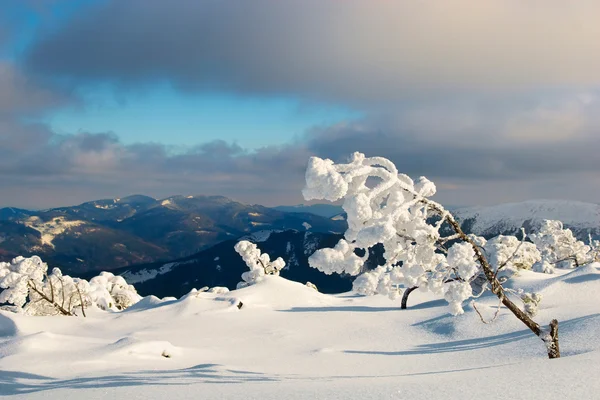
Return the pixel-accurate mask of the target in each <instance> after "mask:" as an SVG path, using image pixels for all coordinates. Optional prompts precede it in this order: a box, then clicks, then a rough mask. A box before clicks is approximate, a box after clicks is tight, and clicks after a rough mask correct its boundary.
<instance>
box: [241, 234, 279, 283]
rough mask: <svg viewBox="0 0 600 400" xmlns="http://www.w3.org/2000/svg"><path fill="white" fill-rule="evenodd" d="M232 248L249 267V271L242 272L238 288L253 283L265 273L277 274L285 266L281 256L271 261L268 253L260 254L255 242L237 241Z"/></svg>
mask: <svg viewBox="0 0 600 400" xmlns="http://www.w3.org/2000/svg"><path fill="white" fill-rule="evenodd" d="M234 249H235V251H236V252H237V253H238V254H239V255H240V256H241V257H242V259H243V260H244V262H245V263H246V265H247V266H248V268H250V271H246V272H244V273H243V274H242V282H240V283H238V285H237V288H238V289H240V288H243V287H246V286H250V285H253V284H254V283H256V282H258V281H260V280H261V279H262V277H263V276H265V275H279V271H281V270H282V269H283V267H285V262H284V261H283V259H282V258H281V257H278V258H277V259H276V260H274V261H271V258H270V257H269V255H268V254H266V253H263V254H261V252H260V250H259V248H258V247H257V246H256V244H254V243H251V242H249V241H247V240H242V241H239V242H237V243H236V245H235V247H234Z"/></svg>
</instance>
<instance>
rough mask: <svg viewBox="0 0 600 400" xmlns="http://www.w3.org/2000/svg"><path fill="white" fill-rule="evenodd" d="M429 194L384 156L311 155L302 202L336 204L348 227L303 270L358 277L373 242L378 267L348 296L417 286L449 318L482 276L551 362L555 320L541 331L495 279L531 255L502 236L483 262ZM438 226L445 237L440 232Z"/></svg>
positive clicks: (422, 181) (474, 243) (475, 244)
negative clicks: (434, 296) (338, 159)
mask: <svg viewBox="0 0 600 400" xmlns="http://www.w3.org/2000/svg"><path fill="white" fill-rule="evenodd" d="M435 192H436V187H435V185H434V184H433V182H431V181H429V180H428V179H427V178H425V177H421V178H419V179H418V180H417V181H416V182H415V181H413V180H412V179H411V178H410V177H409V176H407V175H405V174H400V173H398V170H397V169H396V166H395V165H394V164H393V163H392V162H391V161H389V160H387V159H385V158H381V157H372V158H367V157H365V156H364V154H361V153H354V154H353V155H352V158H351V159H350V161H349V162H348V163H346V164H335V163H334V162H333V161H331V160H328V159H321V158H318V157H312V158H311V159H310V161H309V164H308V168H307V171H306V187H305V189H304V190H303V194H304V198H305V199H306V200H323V199H324V200H329V201H338V200H343V204H342V206H343V208H344V211H346V213H347V221H348V229H347V231H346V232H345V234H344V238H343V239H341V240H340V241H339V242H338V244H337V245H336V246H335V247H334V248H327V249H320V250H317V251H316V252H315V253H314V254H313V255H312V256H311V257H310V258H309V264H310V266H311V267H313V268H317V269H319V270H320V271H323V272H325V273H326V274H331V273H334V272H335V273H346V274H350V275H358V274H360V273H361V272H363V268H364V263H365V261H366V258H367V256H368V250H369V249H370V248H372V247H373V246H375V245H376V244H379V243H381V244H383V247H384V254H383V256H384V258H385V261H386V262H385V265H383V266H380V267H378V268H376V269H374V270H372V271H368V272H365V273H363V274H362V275H360V276H359V277H358V278H357V279H356V280H355V282H354V289H355V290H357V291H358V292H360V293H364V294H374V293H382V294H387V295H388V296H390V297H392V298H395V297H397V296H399V295H400V294H401V292H402V290H403V288H414V287H419V288H420V289H421V290H429V291H432V292H434V293H438V294H440V295H443V296H444V298H445V299H446V300H447V301H448V303H449V304H450V309H451V312H452V313H453V314H461V313H463V312H464V310H463V307H462V305H463V303H464V302H465V300H467V299H469V298H471V297H473V291H472V288H471V285H470V283H471V282H472V281H473V280H475V279H476V278H477V277H478V276H481V275H482V276H484V277H485V280H486V286H487V287H488V288H489V289H490V290H491V291H492V293H494V294H495V295H496V296H497V297H498V298H499V300H500V302H501V303H502V304H504V305H505V306H506V307H507V308H508V309H509V310H510V311H511V312H512V313H513V314H514V315H515V316H516V317H517V318H518V319H520V320H521V321H522V322H523V323H524V324H525V325H526V326H527V327H528V328H530V329H531V330H532V332H533V333H535V334H536V335H537V336H538V337H540V338H541V339H542V340H543V341H544V343H545V344H546V346H547V350H548V355H549V357H550V358H555V357H559V356H560V353H559V351H558V350H559V349H558V322H557V321H556V320H553V321H552V322H551V324H550V329H549V330H546V329H544V328H542V327H541V326H540V325H539V324H538V323H536V322H535V321H534V320H532V319H531V317H530V316H529V314H528V313H527V312H525V311H523V310H522V309H521V308H519V306H517V305H516V304H515V303H514V302H513V301H512V300H511V299H510V298H509V295H510V294H511V293H510V291H509V290H508V289H505V288H504V287H503V286H502V282H501V280H500V279H499V278H498V273H499V272H500V271H501V270H502V269H503V268H506V267H507V265H508V263H509V262H511V263H513V264H514V266H516V265H517V264H518V263H530V262H531V261H532V260H533V259H535V258H536V256H537V254H535V252H534V251H533V249H532V248H530V247H529V246H524V244H523V243H521V244H517V246H516V247H515V246H514V245H515V244H516V243H515V242H514V241H513V240H512V239H505V238H502V239H498V240H496V241H492V244H491V245H490V246H489V247H488V248H489V249H491V251H492V253H493V259H488V258H487V257H486V255H485V252H484V250H483V249H482V248H481V247H480V246H481V244H482V243H481V241H480V240H479V239H478V238H474V237H472V236H468V235H466V234H465V233H464V232H463V230H462V229H461V227H460V224H459V223H458V222H457V221H456V219H455V218H454V216H453V215H452V214H451V213H450V212H448V211H447V210H446V209H445V208H444V207H442V206H441V205H440V204H439V203H437V202H435V201H433V200H431V199H430V197H431V196H432V195H434V194H435ZM432 221H433V222H432ZM444 224H448V226H449V227H450V228H451V229H452V230H453V231H454V233H453V234H452V235H449V236H443V235H442V234H441V232H440V230H441V229H440V228H441V227H442V225H444ZM449 244H451V246H449V247H448V245H449ZM486 244H487V243H486ZM511 249H512V253H510V251H511ZM521 249H522V250H523V253H519V252H520V251H521ZM360 254H363V255H362V256H361V255H360ZM509 254H510V256H509ZM517 255H518V257H517ZM517 298H518V299H519V301H522V300H521V298H520V297H517Z"/></svg>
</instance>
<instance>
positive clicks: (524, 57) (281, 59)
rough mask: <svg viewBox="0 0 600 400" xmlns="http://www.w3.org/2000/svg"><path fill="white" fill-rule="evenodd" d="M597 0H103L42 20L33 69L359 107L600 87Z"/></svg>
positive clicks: (77, 76)
mask: <svg viewBox="0 0 600 400" xmlns="http://www.w3.org/2000/svg"><path fill="white" fill-rule="evenodd" d="M599 14H600V3H598V2H597V1H594V0H583V1H578V2H568V3H565V2H561V1H544V2H539V1H533V2H517V1H508V2H507V1H488V2H478V4H475V5H474V4H473V2H472V1H470V0H452V1H442V2H440V1H437V0H424V1H419V2H414V1H389V2H378V3H377V4H374V3H373V2H372V1H371V0H347V1H338V0H303V1H291V0H283V1H281V0H255V1H214V0H197V1H187V0H175V1H163V0H128V1H117V0H112V1H103V2H101V3H100V5H98V6H97V7H92V8H86V9H85V12H84V13H81V14H80V15H77V16H75V17H74V18H73V19H72V20H71V21H70V22H69V23H68V24H66V25H65V26H62V27H60V28H59V29H53V30H45V31H44V30H42V31H41V32H40V35H39V38H38V40H37V42H36V43H35V44H34V46H33V48H32V49H31V52H30V55H29V62H28V64H29V66H30V67H31V68H32V69H34V70H35V71H38V72H42V73H48V74H52V75H55V74H58V75H61V76H63V77H66V78H72V79H75V80H79V79H86V78H90V79H104V78H106V79H115V80H120V81H122V82H130V83H131V82H139V81H140V80H145V79H156V78H161V79H169V80H171V81H173V82H175V83H176V84H178V85H179V86H180V87H181V88H184V89H187V90H193V89H199V88H200V89H201V88H217V89H225V90H235V91H240V92H252V93H292V94H294V95H301V96H306V97H308V98H313V99H314V98H316V99H325V100H334V101H337V102H348V103H359V104H364V103H371V102H376V103H382V102H388V103H389V102H394V101H399V100H402V99H405V98H406V96H407V94H410V95H413V96H414V95H416V94H418V93H436V92H440V91H445V92H450V93H452V92H456V91H464V90H494V91H507V90H508V91H510V90H514V89H517V90H521V89H523V88H532V87H533V88H536V87H564V86H573V85H575V86H577V85H579V86H586V85H590V84H598V83H600V78H599V76H598V74H597V71H598V70H599V69H600V41H598V40H597V38H598V37H600V25H598V24H597V21H596V19H597V18H596V16H597V15H599Z"/></svg>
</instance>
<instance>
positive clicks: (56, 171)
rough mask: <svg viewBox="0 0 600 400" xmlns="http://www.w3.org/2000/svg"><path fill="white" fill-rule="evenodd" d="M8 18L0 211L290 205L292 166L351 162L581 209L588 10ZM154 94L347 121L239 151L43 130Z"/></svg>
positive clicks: (86, 13)
mask: <svg viewBox="0 0 600 400" xmlns="http://www.w3.org/2000/svg"><path fill="white" fill-rule="evenodd" d="M8 4H9V6H8V7H7V8H6V9H5V10H4V11H0V22H2V21H12V22H11V23H10V24H8V23H6V24H0V25H1V26H3V27H4V29H3V30H0V154H1V155H2V157H0V184H2V187H3V195H2V197H1V198H0V203H2V204H0V206H4V205H12V206H22V207H48V206H55V205H63V204H73V203H77V202H81V201H85V200H91V199H95V198H100V197H116V196H123V195H127V194H132V193H143V194H148V195H153V196H156V197H162V196H168V195H171V194H176V193H183V194H187V193H189V194H199V193H203V194H222V195H226V196H230V197H233V198H236V199H238V200H241V201H245V202H251V203H262V204H266V205H275V204H284V203H298V202H301V201H302V199H301V194H300V190H301V188H302V186H303V173H304V168H305V166H306V162H307V160H308V157H309V156H310V155H318V156H320V157H328V158H332V159H336V160H340V159H342V158H344V157H346V156H348V155H349V153H351V152H353V151H357V150H358V151H361V152H364V153H366V154H367V155H382V156H385V157H388V158H390V159H391V160H393V161H394V162H395V163H396V164H397V165H398V166H399V168H401V169H402V171H403V172H406V173H408V174H411V175H417V176H418V175H425V176H428V177H429V178H430V179H432V180H434V181H435V182H436V183H438V185H439V187H440V191H439V195H438V199H439V200H440V201H443V202H446V203H450V204H464V205H468V204H490V203H499V202H505V201H518V200H524V199H528V198H541V197H548V198H569V199H577V200H583V201H590V202H598V198H600V173H599V172H600V156H598V150H597V149H599V148H600V134H599V132H598V128H599V127H600V98H599V97H598V95H599V93H600V92H599V90H598V85H599V84H600V76H598V74H597V71H598V70H599V69H600V42H599V41H598V40H596V39H597V38H598V37H600V25H598V24H597V23H596V18H595V16H597V15H598V14H599V13H600V4H599V3H598V2H596V1H585V0H584V1H580V2H576V3H566V2H562V1H554V0H551V1H532V2H519V1H513V0H509V1H504V0H503V1H500V0H498V1H488V2H481V3H477V4H474V3H473V2H471V1H466V0H452V1H447V2H439V1H433V0H425V1H421V2H412V1H396V2H392V1H377V2H374V1H371V0H361V1H357V0H349V1H345V2H340V1H334V0H318V1H317V0H306V1H302V2H297V1H288V0H283V1H275V0H253V1H248V2H235V1H214V0H199V1H194V2H191V1H183V0H180V1H171V2H165V1H160V0H130V1H126V2H122V1H114V0H113V1H108V0H107V1H98V2H96V1H92V0H86V1H74V0H62V1H61V0H55V1H53V2H38V1H28V2H16V1H14V0H8ZM2 14H4V15H2ZM19 18H20V19H19ZM15 20H16V21H20V23H15V22H14V21H15ZM32 24H34V25H35V29H34V30H33V31H32V33H30V34H27V35H24V34H23V33H22V32H23V31H24V27H25V26H30V25H32ZM30 31H31V30H30ZM165 82H167V83H168V84H169V85H172V87H173V88H174V89H175V90H176V91H177V92H178V93H181V95H182V96H186V95H189V94H202V93H205V94H206V93H228V94H230V95H232V96H237V97H239V98H241V99H243V98H263V99H269V98H275V97H286V98H292V99H296V100H297V101H298V102H299V103H302V104H307V105H312V104H316V105H323V104H326V105H331V106H336V107H346V108H348V109H352V110H356V111H357V114H358V115H360V116H359V117H357V118H352V119H340V120H339V121H337V122H333V123H332V122H329V123H327V124H322V125H317V126H312V127H308V128H307V129H306V130H305V131H304V132H303V133H301V134H298V135H296V136H295V137H290V138H288V139H287V140H286V141H285V142H284V144H281V143H280V142H278V144H273V145H266V146H260V147H257V148H244V147H242V146H240V145H239V144H237V143H236V142H235V141H229V140H222V139H219V138H218V137H215V136H214V135H213V136H211V135H200V134H199V135H198V136H195V137H194V138H193V140H190V142H189V144H188V145H187V146H185V147H184V148H182V147H181V146H180V147H173V146H171V145H170V144H171V143H170V142H169V136H170V135H171V134H172V133H171V132H164V137H163V138H160V140H156V138H155V137H152V138H151V139H149V140H148V141H141V142H139V143H134V144H131V143H129V142H127V141H125V140H123V135H124V133H123V132H119V131H110V132H104V131H100V132H98V131H93V130H92V129H91V128H90V127H85V126H82V128H81V129H80V130H78V131H74V132H60V131H57V129H56V128H55V127H53V126H52V124H51V123H48V122H47V119H44V118H43V116H48V115H52V114H53V113H56V112H59V111H60V110H63V109H65V108H71V109H75V110H78V109H81V110H85V109H87V108H89V107H93V106H95V104H93V101H94V100H93V97H92V98H90V96H87V97H86V96H83V95H82V92H83V91H84V89H85V88H88V87H90V86H91V85H98V84H106V83H109V84H110V85H112V86H113V87H114V88H116V89H115V91H116V93H117V94H118V93H119V92H132V91H134V92H135V91H142V92H143V91H144V90H148V87H151V86H152V85H156V84H164V83H165ZM90 103H91V104H90ZM235 111H236V110H235V109H232V110H231V118H235ZM82 112H83V111H82ZM261 112H265V111H261ZM165 118H168V116H165ZM249 128H250V127H249ZM251 128H253V129H252V130H253V132H256V127H251ZM239 135H240V137H243V135H244V132H240V133H239ZM261 142H262V141H261Z"/></svg>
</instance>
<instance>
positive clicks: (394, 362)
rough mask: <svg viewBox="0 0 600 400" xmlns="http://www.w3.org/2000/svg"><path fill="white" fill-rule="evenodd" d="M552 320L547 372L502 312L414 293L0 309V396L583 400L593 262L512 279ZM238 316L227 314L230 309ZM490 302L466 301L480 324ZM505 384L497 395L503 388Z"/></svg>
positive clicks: (281, 289) (287, 287)
mask: <svg viewBox="0 0 600 400" xmlns="http://www.w3.org/2000/svg"><path fill="white" fill-rule="evenodd" d="M510 282H511V285H512V286H513V287H514V288H522V289H523V290H526V291H536V292H539V293H541V294H542V295H543V301H542V302H541V303H540V307H539V311H538V315H537V316H536V320H538V321H539V322H540V323H544V324H546V323H547V322H548V321H549V320H550V319H551V318H558V320H559V322H560V325H559V327H560V338H561V351H562V355H563V357H562V358H561V359H559V360H552V361H550V360H547V359H546V355H545V349H544V346H543V344H542V343H541V341H540V340H539V339H537V338H536V337H534V336H533V335H532V334H531V333H530V332H528V331H526V330H525V329H524V327H523V325H522V324H521V323H520V322H519V321H517V320H516V319H515V318H514V317H513V316H512V315H511V314H510V313H509V312H508V311H507V310H504V309H502V310H501V312H500V316H499V317H498V319H497V320H496V322H494V323H492V324H489V325H484V324H482V323H481V322H480V320H479V317H478V316H477V315H476V314H475V313H474V312H473V310H472V309H470V307H469V306H467V307H466V312H465V314H463V315H461V316H459V317H453V316H451V315H449V314H448V307H447V303H446V301H445V300H443V299H441V298H440V296H436V295H434V294H432V293H430V292H427V293H424V292H420V291H416V292H414V293H413V294H412V295H411V298H410V301H409V308H408V309H407V310H403V311H401V310H399V305H398V302H397V301H392V300H390V299H389V298H387V297H385V296H381V295H377V296H369V297H363V296H359V295H356V294H354V293H345V294H341V295H335V296H333V295H325V294H322V293H319V292H317V291H315V290H314V289H312V288H310V287H307V286H305V285H303V284H300V283H296V282H291V281H287V280H285V279H283V278H281V277H277V276H265V277H264V278H263V279H262V280H261V281H259V282H257V283H256V284H254V285H252V286H249V287H246V288H243V289H239V290H235V291H231V292H229V293H224V294H223V293H209V292H199V291H192V292H191V293H190V294H189V295H187V296H184V297H183V298H181V299H173V298H167V299H158V298H156V297H153V296H149V297H146V298H144V299H142V300H141V301H140V302H138V303H137V304H135V305H134V306H132V307H130V308H129V309H127V310H125V311H123V312H121V313H109V312H102V311H99V310H98V311H95V312H91V315H89V316H88V318H75V317H31V316H25V315H19V314H13V313H9V312H5V311H0V370H1V371H2V372H1V373H0V395H5V396H10V397H9V398H14V399H20V398H23V399H82V398H85V399H101V398H131V399H134V398H144V399H160V398H163V399H164V398H169V399H184V398H228V399H259V398H260V399H282V398H285V399H305V398H326V399H408V398H414V399H419V398H421V399H460V400H469V399H484V398H514V399H518V398H547V399H557V398H562V399H575V398H576V399H595V398H597V397H596V396H597V394H598V393H599V392H600V381H599V380H598V379H597V371H598V365H599V363H600V343H599V341H598V340H597V338H598V337H600V309H599V308H598V302H597V293H598V292H599V291H600V264H598V263H595V264H591V265H588V266H585V267H580V268H576V269H574V270H557V272H556V273H555V274H552V275H549V274H541V273H536V272H532V271H526V270H524V271H521V272H520V273H519V275H518V276H516V277H514V278H513V279H512V280H511V281H510ZM240 303H242V304H243V305H242V306H241V308H239V307H238V306H239V304H240ZM496 304H497V300H496V299H495V298H493V297H489V296H488V297H486V296H484V297H483V298H481V299H479V300H478V309H480V311H481V312H482V313H483V314H484V315H486V316H487V315H491V314H492V313H493V312H494V311H495V307H496ZM509 382H510V384H508V383H509Z"/></svg>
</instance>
